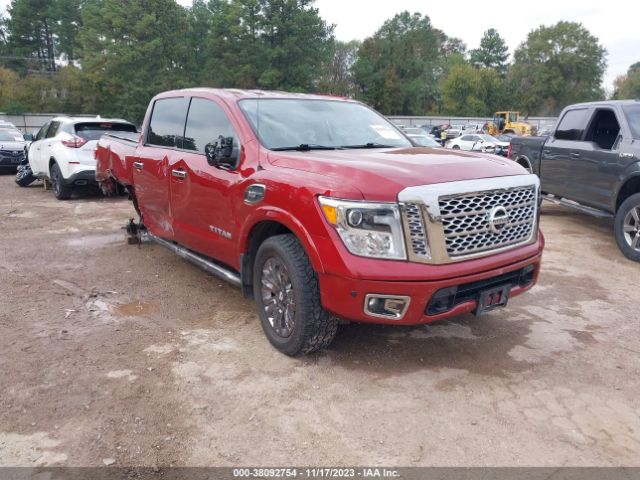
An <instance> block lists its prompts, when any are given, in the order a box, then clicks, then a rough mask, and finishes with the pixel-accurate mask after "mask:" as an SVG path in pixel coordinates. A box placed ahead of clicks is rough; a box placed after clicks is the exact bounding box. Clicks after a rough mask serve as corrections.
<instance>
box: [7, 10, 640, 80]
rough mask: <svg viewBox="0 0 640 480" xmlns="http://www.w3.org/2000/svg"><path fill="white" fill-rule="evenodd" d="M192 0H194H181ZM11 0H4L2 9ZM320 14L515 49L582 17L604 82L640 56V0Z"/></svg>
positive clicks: (342, 32) (339, 29) (343, 32)
mask: <svg viewBox="0 0 640 480" xmlns="http://www.w3.org/2000/svg"><path fill="white" fill-rule="evenodd" d="M178 1H179V3H181V4H183V5H189V4H190V3H191V0H178ZM8 4H9V0H0V6H2V10H5V9H6V6H7V5H8ZM316 6H317V7H318V9H319V10H320V15H321V16H322V17H323V18H324V19H325V20H326V21H327V22H328V23H332V24H335V25H336V29H335V34H336V37H337V38H338V39H340V40H352V39H358V40H362V39H364V38H366V37H367V36H369V35H371V34H373V33H374V32H375V31H376V30H377V29H378V28H379V27H380V25H382V23H383V22H384V21H385V20H386V19H388V18H391V17H392V16H393V15H395V14H396V13H398V12H401V11H402V10H409V11H410V12H420V13H422V14H423V15H428V16H429V17H430V18H431V21H432V23H433V25H434V26H435V27H437V28H439V29H441V30H443V31H444V32H445V33H446V34H447V35H449V36H453V37H459V38H461V39H462V40H463V41H464V42H465V43H466V44H467V48H469V49H471V48H476V47H477V46H478V43H479V42H480V38H481V37H482V33H483V32H484V31H485V30H487V29H489V28H492V27H493V28H496V29H497V30H498V32H500V35H502V36H503V37H504V38H505V39H506V41H507V44H508V45H509V46H510V47H511V50H512V51H513V49H514V48H515V47H516V46H517V45H518V44H520V42H522V41H523V40H524V39H525V38H526V35H527V33H528V32H529V31H530V30H532V29H534V28H536V27H538V26H539V25H542V24H544V25H550V24H553V23H556V22H558V21H559V20H570V21H576V22H581V23H582V24H584V26H585V27H586V28H587V29H589V31H591V33H592V34H594V35H595V36H596V37H598V38H599V39H600V43H601V44H602V45H604V47H605V48H606V49H607V52H608V56H607V60H608V68H607V72H606V74H605V78H604V86H605V88H606V89H608V90H611V88H612V86H613V80H614V79H615V78H616V77H617V76H618V75H622V74H624V73H625V72H626V71H627V68H628V67H629V65H631V64H632V63H635V62H638V61H640V2H639V1H638V0H626V1H625V0H609V1H602V0H534V1H530V0H528V1H526V0H525V1H522V0H514V1H512V2H482V1H469V0H457V1H441V2H436V1H429V0H316Z"/></svg>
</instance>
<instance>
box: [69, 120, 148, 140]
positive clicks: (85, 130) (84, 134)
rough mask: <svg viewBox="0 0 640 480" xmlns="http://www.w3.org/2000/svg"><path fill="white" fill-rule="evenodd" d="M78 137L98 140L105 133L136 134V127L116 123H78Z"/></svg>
mask: <svg viewBox="0 0 640 480" xmlns="http://www.w3.org/2000/svg"><path fill="white" fill-rule="evenodd" d="M75 131H76V135H78V136H79V137H81V138H84V139H85V140H98V139H99V138H100V137H101V136H102V134H103V133H114V132H128V133H136V131H137V130H136V127H134V126H133V125H131V124H129V123H116V122H101V123H96V122H87V123H78V124H76V127H75Z"/></svg>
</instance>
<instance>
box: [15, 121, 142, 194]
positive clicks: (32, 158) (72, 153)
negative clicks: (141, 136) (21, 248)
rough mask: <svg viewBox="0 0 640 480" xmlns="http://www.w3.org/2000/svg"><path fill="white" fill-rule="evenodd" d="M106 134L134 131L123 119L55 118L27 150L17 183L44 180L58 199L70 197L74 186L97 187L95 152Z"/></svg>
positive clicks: (46, 125)
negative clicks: (26, 158)
mask: <svg viewBox="0 0 640 480" xmlns="http://www.w3.org/2000/svg"><path fill="white" fill-rule="evenodd" d="M106 132H112V133H122V134H134V135H135V134H136V132H137V130H136V127H135V126H134V125H133V124H131V123H129V122H126V121H125V120H120V119H106V118H99V117H96V118H87V117H79V118H74V117H56V118H54V119H53V120H51V121H50V122H47V123H45V124H44V125H43V126H42V127H41V128H40V130H39V131H38V133H37V135H36V136H35V138H34V139H33V142H32V143H31V145H30V147H29V151H28V169H24V170H23V171H21V172H20V173H21V175H20V176H19V177H18V178H17V179H16V180H17V183H18V184H19V185H20V186H23V187H24V186H27V185H29V184H30V183H31V182H33V181H34V180H35V179H36V178H41V179H45V180H47V181H49V182H50V183H51V186H52V190H53V192H54V194H55V196H56V198H57V199H58V200H68V199H69V198H71V194H72V193H73V189H74V188H76V187H86V186H90V185H96V159H95V157H94V151H95V148H96V144H97V142H98V139H99V138H100V136H101V135H102V134H104V133H106ZM29 170H30V171H29Z"/></svg>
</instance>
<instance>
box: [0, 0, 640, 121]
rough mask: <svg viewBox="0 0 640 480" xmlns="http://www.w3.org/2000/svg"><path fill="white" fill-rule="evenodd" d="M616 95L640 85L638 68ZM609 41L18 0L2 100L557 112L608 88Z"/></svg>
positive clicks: (3, 34) (131, 114)
mask: <svg viewBox="0 0 640 480" xmlns="http://www.w3.org/2000/svg"><path fill="white" fill-rule="evenodd" d="M638 65H639V64H635V69H634V66H632V68H630V70H629V72H628V74H627V75H626V76H624V77H621V78H620V79H618V80H617V81H616V92H615V95H616V96H640V92H638V90H639V89H640V67H638ZM605 67H606V51H605V49H604V48H603V47H602V46H601V45H600V43H599V41H598V39H597V38H595V37H594V36H593V35H592V34H591V33H590V32H589V31H588V30H587V29H585V28H584V27H583V26H582V25H581V24H578V23H573V22H559V23H557V24H555V25H551V26H540V27H539V28H537V29H535V30H533V31H531V32H529V34H528V35H527V37H526V39H525V41H524V42H523V43H522V44H520V45H519V46H518V47H517V48H516V49H515V51H514V54H513V57H512V58H510V55H509V48H508V46H507V44H506V42H505V40H504V39H503V38H502V37H501V36H500V34H499V33H498V31H497V30H495V29H489V30H487V31H486V32H485V34H484V36H483V37H482V39H481V40H480V45H479V47H478V48H476V49H472V50H468V49H467V46H466V45H465V44H464V43H463V42H462V41H461V40H460V39H458V38H455V37H450V36H448V35H447V34H446V33H445V32H443V31H442V30H440V29H438V28H436V27H435V26H434V25H433V24H432V23H431V20H430V19H429V17H428V16H426V15H421V14H418V13H415V14H411V13H409V12H402V13H399V14H397V15H396V16H394V17H393V18H391V19H389V20H387V21H386V22H384V24H383V25H382V26H381V27H380V28H379V29H378V30H377V31H376V32H375V33H374V34H373V35H372V36H371V37H369V38H366V39H365V40H364V41H362V42H360V41H352V42H341V41H338V40H336V39H335V37H334V26H333V25H329V24H327V23H326V22H325V21H324V20H323V19H322V17H321V16H320V14H319V12H318V9H317V8H315V6H314V1H313V0H209V1H205V0H194V2H193V4H192V5H191V6H189V7H183V6H181V5H179V4H178V3H177V2H176V1H175V0H12V2H11V4H10V6H9V8H8V10H7V12H6V15H5V16H4V17H3V18H2V19H1V21H0V111H4V112H7V113H22V112H63V113H100V114H102V115H113V116H119V117H124V118H127V119H130V120H132V121H135V122H140V121H141V119H142V117H143V115H144V112H145V108H146V106H147V103H148V101H149V99H150V98H151V97H152V96H153V95H154V94H156V93H158V92H160V91H163V90H168V89H175V88H183V87H191V86H203V87H227V88H261V89H277V90H286V91H297V92H319V93H330V94H335V95H345V96H350V97H354V98H358V99H360V100H363V101H364V102H366V103H368V104H370V105H372V106H374V107H375V108H376V109H378V110H380V111H382V112H383V113H385V114H388V115H394V114H395V115H425V114H446V115H465V116H479V115H482V116H487V115H491V114H492V113H493V112H494V111H496V110H510V109H517V110H520V111H522V112H523V113H524V114H531V115H555V114H557V113H558V112H559V110H560V109H562V107H564V106H565V105H567V104H569V103H575V102H580V101H589V100H597V99H601V98H603V97H604V95H605V93H604V91H603V89H602V76H603V73H604V70H605Z"/></svg>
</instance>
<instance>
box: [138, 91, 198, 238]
mask: <svg viewBox="0 0 640 480" xmlns="http://www.w3.org/2000/svg"><path fill="white" fill-rule="evenodd" d="M187 104H188V99H187V98H185V97H172V98H160V99H157V100H156V101H155V102H154V105H153V110H152V112H151V118H150V120H149V127H148V129H147V132H146V137H145V144H144V146H143V147H142V148H140V149H139V150H138V156H137V158H135V160H134V162H133V169H134V170H133V179H134V185H135V193H136V197H137V200H138V205H139V207H140V211H141V212H142V220H143V222H144V224H145V225H146V227H147V228H148V229H149V231H150V232H151V233H153V234H154V235H157V236H160V237H162V238H165V239H167V240H173V239H174V237H175V235H174V228H173V222H172V216H171V205H170V202H169V190H170V187H169V174H168V169H169V163H170V162H171V161H172V160H173V157H174V156H175V155H176V154H178V153H179V150H178V149H179V148H180V147H181V146H182V133H183V131H184V122H185V119H186V115H187Z"/></svg>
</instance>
